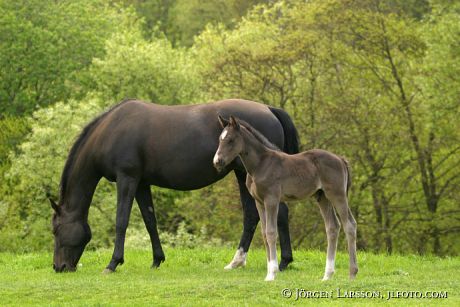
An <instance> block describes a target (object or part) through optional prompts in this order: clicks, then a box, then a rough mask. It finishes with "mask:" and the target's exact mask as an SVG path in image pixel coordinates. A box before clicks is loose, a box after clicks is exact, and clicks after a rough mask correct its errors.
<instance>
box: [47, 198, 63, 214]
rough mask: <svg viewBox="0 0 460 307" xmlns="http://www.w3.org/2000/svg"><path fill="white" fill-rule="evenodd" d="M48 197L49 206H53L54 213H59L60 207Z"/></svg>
mask: <svg viewBox="0 0 460 307" xmlns="http://www.w3.org/2000/svg"><path fill="white" fill-rule="evenodd" d="M48 199H49V201H50V203H51V208H53V209H54V211H55V212H56V214H58V215H59V214H60V213H61V208H60V207H59V206H58V205H57V204H56V203H55V202H54V200H52V199H51V198H48Z"/></svg>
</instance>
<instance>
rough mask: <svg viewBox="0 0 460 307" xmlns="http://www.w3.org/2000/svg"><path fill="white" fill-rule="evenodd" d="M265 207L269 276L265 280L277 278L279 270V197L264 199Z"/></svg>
mask: <svg viewBox="0 0 460 307" xmlns="http://www.w3.org/2000/svg"><path fill="white" fill-rule="evenodd" d="M264 207H265V217H266V218H265V220H266V226H265V235H266V242H267V245H268V263H267V277H266V278H265V281H272V280H275V275H276V273H277V272H278V271H279V267H278V259H277V255H276V237H277V234H278V229H277V228H278V225H277V217H278V210H279V199H277V198H275V197H269V198H268V199H265V200H264Z"/></svg>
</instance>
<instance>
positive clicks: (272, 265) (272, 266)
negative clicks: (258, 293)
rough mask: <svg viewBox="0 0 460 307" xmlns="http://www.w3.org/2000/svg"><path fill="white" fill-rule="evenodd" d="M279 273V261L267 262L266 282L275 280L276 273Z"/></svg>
mask: <svg viewBox="0 0 460 307" xmlns="http://www.w3.org/2000/svg"><path fill="white" fill-rule="evenodd" d="M278 271H279V268H278V261H276V260H270V261H267V277H265V281H272V280H275V275H276V272H278Z"/></svg>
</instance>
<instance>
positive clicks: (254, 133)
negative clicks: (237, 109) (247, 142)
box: [238, 119, 281, 151]
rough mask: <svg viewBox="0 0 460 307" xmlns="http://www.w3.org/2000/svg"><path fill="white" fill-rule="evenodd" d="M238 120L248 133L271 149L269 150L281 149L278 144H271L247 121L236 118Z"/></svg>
mask: <svg viewBox="0 0 460 307" xmlns="http://www.w3.org/2000/svg"><path fill="white" fill-rule="evenodd" d="M238 122H239V123H240V124H241V125H242V126H243V127H244V128H246V130H248V132H249V133H250V134H252V136H254V137H255V138H256V140H258V141H259V142H261V143H262V144H263V145H264V146H265V147H267V148H269V149H271V150H275V151H281V149H279V147H278V146H276V145H275V144H273V143H272V142H270V141H269V140H268V139H267V138H266V137H265V136H264V135H263V134H262V133H260V132H259V131H258V130H257V129H256V128H254V127H253V126H251V125H250V124H249V123H248V122H246V121H244V120H241V119H238Z"/></svg>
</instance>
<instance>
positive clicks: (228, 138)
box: [213, 115, 244, 171]
mask: <svg viewBox="0 0 460 307" xmlns="http://www.w3.org/2000/svg"><path fill="white" fill-rule="evenodd" d="M219 123H220V125H221V126H222V128H224V130H223V131H222V133H221V134H220V136H219V147H218V148H217V151H216V154H215V155H214V159H213V163H214V167H215V168H216V169H217V170H218V171H221V170H222V169H223V168H224V167H225V166H227V165H228V164H229V163H230V162H232V161H233V160H234V159H235V158H236V157H237V156H238V155H239V154H240V153H241V152H242V151H243V145H244V141H243V137H242V135H241V126H240V123H239V122H238V120H237V119H236V118H234V117H233V116H230V120H229V121H227V120H225V119H224V118H222V117H221V116H220V115H219Z"/></svg>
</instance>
